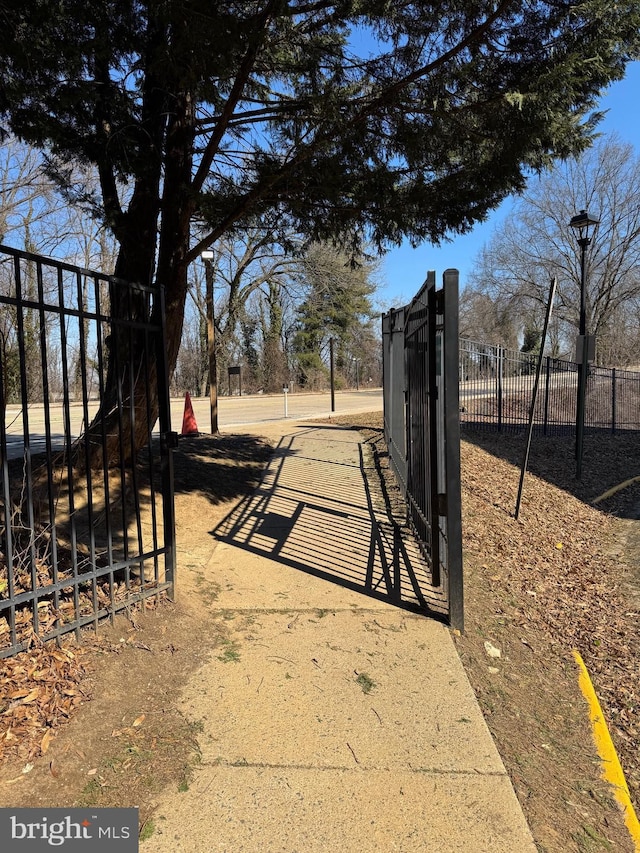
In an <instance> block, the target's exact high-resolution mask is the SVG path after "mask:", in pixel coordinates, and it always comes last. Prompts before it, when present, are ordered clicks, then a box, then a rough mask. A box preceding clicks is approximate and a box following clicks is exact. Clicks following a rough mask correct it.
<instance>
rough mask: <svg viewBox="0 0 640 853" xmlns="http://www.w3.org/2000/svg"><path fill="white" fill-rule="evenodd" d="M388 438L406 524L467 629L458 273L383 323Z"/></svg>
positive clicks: (459, 624)
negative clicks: (411, 530) (465, 623)
mask: <svg viewBox="0 0 640 853" xmlns="http://www.w3.org/2000/svg"><path fill="white" fill-rule="evenodd" d="M382 329H383V354H384V356H383V357H384V368H385V372H384V376H385V383H384V412H385V435H386V439H387V445H388V447H389V453H390V458H391V462H392V466H393V469H394V471H395V472H396V475H397V477H398V480H399V483H400V486H401V488H402V489H403V492H404V495H405V499H406V502H407V516H408V519H409V522H410V524H411V526H412V527H413V530H414V532H415V534H416V536H417V539H418V541H419V543H420V546H421V549H422V552H423V554H424V556H425V558H426V559H427V562H428V563H429V566H430V568H431V579H432V583H433V585H434V587H436V588H439V589H441V590H442V591H443V593H444V597H445V600H446V601H447V606H448V614H449V621H450V623H451V625H452V626H454V627H456V628H459V629H460V630H462V629H463V624H464V607H463V583H462V526H461V496H460V423H459V396H458V272H457V270H447V271H446V272H445V273H444V275H443V287H442V289H441V290H436V282H435V273H434V272H430V273H429V275H428V278H427V281H426V282H425V284H424V286H423V287H422V289H421V290H420V291H419V293H418V294H417V295H416V296H415V298H414V299H413V301H412V302H411V304H410V305H408V306H406V307H405V308H403V309H400V311H393V312H389V313H388V314H385V315H384V316H383V325H382Z"/></svg>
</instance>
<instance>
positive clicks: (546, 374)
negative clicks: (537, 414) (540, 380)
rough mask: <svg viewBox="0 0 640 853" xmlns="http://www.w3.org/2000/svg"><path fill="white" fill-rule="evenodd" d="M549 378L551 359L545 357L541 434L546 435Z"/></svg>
mask: <svg viewBox="0 0 640 853" xmlns="http://www.w3.org/2000/svg"><path fill="white" fill-rule="evenodd" d="M550 378H551V359H550V358H549V356H547V367H546V371H545V385H544V427H543V433H544V435H546V434H547V428H548V426H549V380H550Z"/></svg>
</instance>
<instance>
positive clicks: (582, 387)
mask: <svg viewBox="0 0 640 853" xmlns="http://www.w3.org/2000/svg"><path fill="white" fill-rule="evenodd" d="M598 225H599V220H598V219H594V218H593V217H592V216H589V214H588V213H587V211H586V210H581V211H580V213H578V214H576V215H575V216H573V217H572V218H571V221H570V222H569V227H570V228H575V229H576V231H577V232H578V235H579V236H578V245H579V246H580V320H579V335H578V346H577V350H578V352H577V355H576V358H579V361H580V366H579V370H578V399H577V401H576V462H577V464H576V478H577V479H578V480H580V479H581V478H582V450H583V446H584V419H585V409H586V398H587V377H588V365H589V345H588V337H587V260H586V256H587V248H588V246H589V244H590V243H591V237H590V236H589V230H590V229H593V228H597V227H598Z"/></svg>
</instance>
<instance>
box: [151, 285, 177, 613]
mask: <svg viewBox="0 0 640 853" xmlns="http://www.w3.org/2000/svg"><path fill="white" fill-rule="evenodd" d="M164 298H165V295H164V287H163V286H162V285H161V286H160V287H159V288H158V292H157V293H156V295H155V300H156V302H155V304H154V312H153V317H154V319H155V322H156V323H157V325H158V329H157V331H156V373H157V376H156V382H157V383H158V415H159V421H160V442H161V445H160V446H161V453H162V455H161V460H162V461H161V473H162V497H163V500H162V511H163V529H164V547H165V580H166V581H167V582H168V583H169V585H170V587H169V595H171V596H172V597H175V585H176V547H175V545H176V522H175V506H174V492H173V450H172V447H171V440H170V436H171V404H170V399H169V371H168V368H167V361H166V352H167V349H166V334H165V316H166V314H165V304H164ZM156 309H157V310H156Z"/></svg>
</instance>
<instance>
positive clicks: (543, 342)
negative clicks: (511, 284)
mask: <svg viewBox="0 0 640 853" xmlns="http://www.w3.org/2000/svg"><path fill="white" fill-rule="evenodd" d="M557 284H558V280H557V279H556V278H555V277H554V278H553V279H552V281H551V287H550V288H549V298H548V300H547V313H546V315H545V318H544V328H543V330H542V340H541V341H540V353H539V355H538V365H537V367H536V378H535V381H534V383H533V391H532V393H531V406H530V408H529V427H528V430H527V443H526V450H525V454H524V459H523V460H522V466H521V469H520V483H519V484H518V497H517V498H516V510H515V517H516V519H517V518H518V515H519V514H520V501H521V499H522V488H523V485H524V475H525V473H526V470H527V465H528V462H529V451H530V449H531V436H532V434H533V418H534V412H535V406H536V397H537V396H538V383H539V382H540V374H541V372H542V353H543V351H544V348H545V345H546V342H547V330H548V328H549V320H550V319H551V312H552V310H553V300H554V298H555V295H556V287H557Z"/></svg>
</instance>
